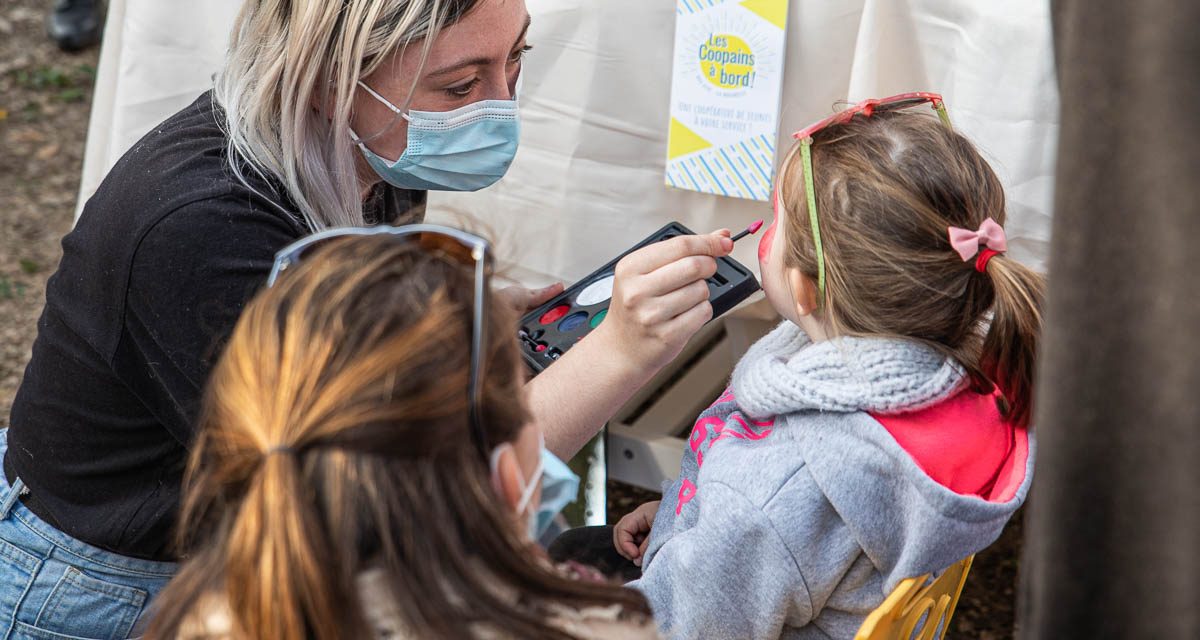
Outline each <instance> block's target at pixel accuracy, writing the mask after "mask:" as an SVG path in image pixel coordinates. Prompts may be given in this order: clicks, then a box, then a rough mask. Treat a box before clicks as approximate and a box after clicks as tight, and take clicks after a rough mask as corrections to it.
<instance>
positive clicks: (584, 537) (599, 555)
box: [546, 524, 642, 582]
mask: <svg viewBox="0 0 1200 640" xmlns="http://www.w3.org/2000/svg"><path fill="white" fill-rule="evenodd" d="M546 553H547V555H549V556H550V560H551V561H553V562H555V563H563V562H571V561H574V562H578V563H580V564H583V565H587V566H589V567H592V568H593V569H595V570H597V571H599V572H600V573H602V574H604V575H605V576H608V577H609V578H613V579H617V580H620V581H621V582H629V581H631V580H637V579H638V578H640V577H642V568H641V567H639V566H637V565H636V564H633V563H632V562H630V561H629V560H627V559H626V558H625V556H623V555H621V554H619V553H617V548H616V547H615V546H613V525H611V524H610V525H602V526H597V527H579V528H577V529H568V530H567V531H564V532H563V533H562V535H560V536H558V538H557V539H555V540H554V542H552V543H550V548H549V549H547V550H546Z"/></svg>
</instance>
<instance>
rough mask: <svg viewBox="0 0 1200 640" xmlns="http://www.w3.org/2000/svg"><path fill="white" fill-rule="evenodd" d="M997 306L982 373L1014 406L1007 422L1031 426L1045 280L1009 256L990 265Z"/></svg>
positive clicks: (981, 363)
mask: <svg viewBox="0 0 1200 640" xmlns="http://www.w3.org/2000/svg"><path fill="white" fill-rule="evenodd" d="M986 269H987V277H989V278H991V280H992V287H993V289H994V290H995V302H994V304H993V306H992V319H991V326H990V327H989V329H988V332H987V336H986V337H985V338H984V340H983V349H982V351H981V352H980V356H979V369H980V371H981V372H982V373H983V375H984V376H986V377H987V378H988V379H989V380H991V381H992V382H994V383H995V384H996V386H998V387H999V388H1000V392H1001V393H1002V394H1004V398H1005V400H1006V401H1007V403H1008V414H1007V417H1008V419H1009V421H1010V422H1012V423H1013V424H1016V425H1018V426H1022V427H1023V426H1027V425H1028V424H1029V420H1030V417H1031V414H1032V410H1033V376H1034V370H1035V362H1036V357H1037V351H1038V340H1039V337H1040V334H1041V330H1042V301H1043V299H1044V295H1045V283H1044V280H1043V279H1042V276H1040V275H1038V274H1037V273H1035V272H1034V271H1033V270H1031V269H1029V268H1028V267H1026V266H1024V265H1022V264H1021V263H1019V262H1017V261H1015V260H1012V259H1010V258H1008V257H1006V256H1004V255H997V256H995V258H993V259H992V260H989V261H988V262H987V266H986Z"/></svg>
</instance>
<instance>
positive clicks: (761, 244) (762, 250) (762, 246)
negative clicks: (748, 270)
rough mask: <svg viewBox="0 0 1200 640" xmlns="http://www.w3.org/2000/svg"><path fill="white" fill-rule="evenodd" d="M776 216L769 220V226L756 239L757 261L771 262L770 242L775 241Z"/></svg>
mask: <svg viewBox="0 0 1200 640" xmlns="http://www.w3.org/2000/svg"><path fill="white" fill-rule="evenodd" d="M777 220H778V218H776V219H775V220H772V221H771V226H769V227H767V230H766V231H765V232H764V233H763V236H762V238H761V239H760V240H759V241H758V261H759V262H760V263H762V264H769V263H770V262H771V244H772V243H773V242H774V241H775V224H776V221H777Z"/></svg>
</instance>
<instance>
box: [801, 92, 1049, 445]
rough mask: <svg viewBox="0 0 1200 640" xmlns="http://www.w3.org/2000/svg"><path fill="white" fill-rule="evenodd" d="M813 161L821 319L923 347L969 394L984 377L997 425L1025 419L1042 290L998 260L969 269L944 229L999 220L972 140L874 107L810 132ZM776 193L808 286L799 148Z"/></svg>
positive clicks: (997, 190)
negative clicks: (941, 358) (955, 365)
mask: <svg viewBox="0 0 1200 640" xmlns="http://www.w3.org/2000/svg"><path fill="white" fill-rule="evenodd" d="M812 165H813V182H814V186H815V193H816V202H817V217H818V224H819V225H820V236H821V241H822V247H823V249H824V253H825V297H824V299H823V300H822V301H821V304H822V309H823V311H824V317H823V321H824V322H825V323H826V324H827V326H829V328H830V329H831V330H832V331H833V332H834V333H836V334H839V335H878V336H892V337H901V338H908V339H913V340H919V341H921V342H923V343H926V344H928V345H931V346H932V347H934V348H936V349H938V350H939V351H942V352H943V353H946V354H948V355H950V356H951V357H953V358H955V359H956V360H957V361H958V362H959V363H961V364H962V365H963V366H964V367H965V368H966V369H967V371H968V372H969V373H970V374H971V377H972V379H973V381H974V383H975V387H976V389H977V390H979V391H981V392H983V391H990V390H991V388H992V385H991V383H995V385H996V386H997V387H999V389H1000V391H1001V392H1002V393H1003V394H1004V398H1005V400H1006V402H1007V404H1008V411H1007V418H1008V420H1009V421H1010V422H1013V423H1015V424H1018V425H1021V426H1025V425H1027V424H1028V423H1029V418H1030V413H1031V406H1032V395H1033V373H1034V361H1035V357H1036V354H1037V342H1038V334H1039V333H1040V331H1041V325H1042V314H1041V308H1042V298H1043V290H1044V286H1045V285H1044V281H1043V279H1042V277H1041V276H1040V275H1038V274H1037V273H1035V272H1033V271H1032V270H1030V269H1029V268H1027V267H1025V266H1024V265H1022V264H1020V263H1018V262H1016V261H1015V260H1013V259H1011V258H1008V257H1007V256H1005V255H1004V254H1000V255H997V256H995V257H994V258H993V259H991V260H990V261H988V262H987V263H986V265H987V266H986V268H985V269H986V272H985V273H980V272H978V271H976V270H975V262H974V261H973V260H972V261H968V262H964V261H963V259H962V258H961V257H960V256H959V254H958V253H956V252H955V250H954V249H953V247H952V246H951V245H950V240H949V232H948V229H949V227H951V226H954V227H960V228H964V229H972V230H974V229H977V228H979V226H980V224H981V223H982V222H983V221H984V220H986V219H987V218H989V217H990V218H992V219H993V220H995V221H996V222H997V223H999V224H1001V225H1003V224H1004V220H1005V203H1004V190H1003V188H1002V187H1001V186H1000V181H999V179H998V178H997V177H996V174H995V173H994V172H993V171H992V168H991V167H990V166H988V164H987V162H986V161H985V160H984V159H983V158H982V157H981V156H980V155H979V152H978V151H976V149H975V147H974V145H972V144H971V142H970V141H968V140H967V139H966V138H965V137H963V136H962V135H959V134H958V133H956V132H954V131H953V130H952V129H951V128H949V127H947V126H945V125H943V124H942V123H941V122H940V121H939V120H938V119H937V118H936V117H933V116H932V115H931V114H924V113H919V112H916V111H914V110H907V111H900V110H897V111H876V112H875V114H874V115H873V116H871V117H864V116H855V117H854V118H853V119H852V120H850V121H849V122H847V123H845V124H840V125H834V126H830V127H828V128H825V129H823V130H821V131H818V132H817V133H816V134H815V135H814V136H813V146H812ZM780 200H781V204H782V206H784V207H785V208H786V211H787V216H785V218H786V221H787V222H786V224H787V226H786V229H785V230H784V233H785V237H786V239H787V249H786V255H785V256H784V264H785V265H786V266H788V267H794V268H798V269H800V271H801V272H802V273H804V274H805V275H806V276H808V277H810V278H812V279H813V280H814V281H816V279H817V263H816V251H815V248H814V246H813V233H812V229H811V227H810V222H809V216H808V204H807V201H806V199H805V189H804V175H803V163H802V162H801V161H800V154H799V145H796V147H795V148H793V150H792V151H791V153H790V154H789V156H788V158H787V159H786V160H785V162H784V165H783V169H782V170H781V172H780ZM989 314H990V318H989Z"/></svg>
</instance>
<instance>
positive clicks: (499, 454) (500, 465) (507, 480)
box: [492, 444, 522, 511]
mask: <svg viewBox="0 0 1200 640" xmlns="http://www.w3.org/2000/svg"><path fill="white" fill-rule="evenodd" d="M495 456H496V462H495V464H493V465H492V488H494V489H495V490H496V496H497V497H498V498H500V502H501V503H503V504H504V505H505V506H507V507H508V510H509V511H512V510H514V509H516V508H517V503H518V502H520V500H521V489H522V487H521V480H522V475H521V465H520V464H518V463H517V452H516V450H515V449H513V448H512V445H510V444H504V445H500V448H499V449H497V450H496V454H495Z"/></svg>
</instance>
